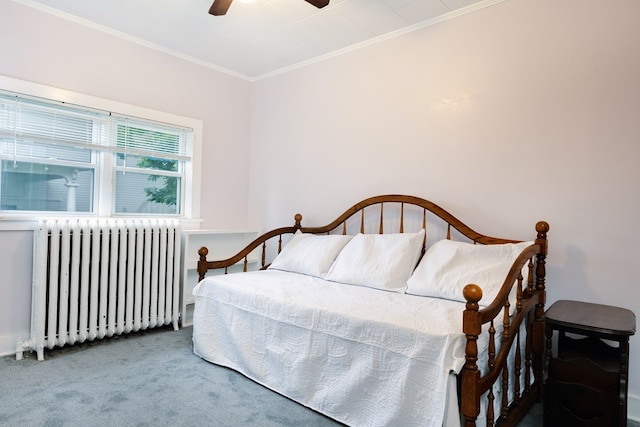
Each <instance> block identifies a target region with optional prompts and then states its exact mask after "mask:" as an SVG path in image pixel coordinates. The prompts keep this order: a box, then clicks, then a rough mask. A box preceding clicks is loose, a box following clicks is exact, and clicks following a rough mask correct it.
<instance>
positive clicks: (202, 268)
mask: <svg viewBox="0 0 640 427" xmlns="http://www.w3.org/2000/svg"><path fill="white" fill-rule="evenodd" d="M198 255H200V260H199V261H198V282H200V281H202V280H204V275H205V274H207V269H208V267H207V255H209V249H207V248H205V247H204V246H203V247H201V248H200V249H198Z"/></svg>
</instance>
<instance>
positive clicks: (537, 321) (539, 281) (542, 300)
mask: <svg viewBox="0 0 640 427" xmlns="http://www.w3.org/2000/svg"><path fill="white" fill-rule="evenodd" d="M536 231H537V232H538V236H537V238H536V245H540V252H538V254H537V255H536V258H537V262H536V283H535V286H536V287H535V292H536V293H538V294H539V299H538V304H537V305H536V309H535V313H534V322H533V348H532V350H533V354H534V360H533V371H534V372H535V378H540V380H539V383H538V384H540V386H538V390H537V398H538V399H539V400H540V399H541V398H542V386H541V384H542V381H543V378H544V351H545V333H544V320H543V316H544V306H545V304H546V299H547V297H546V290H545V289H546V285H545V276H546V266H545V264H546V257H547V250H548V240H547V232H548V231H549V224H548V223H547V222H545V221H539V222H538V223H537V224H536Z"/></svg>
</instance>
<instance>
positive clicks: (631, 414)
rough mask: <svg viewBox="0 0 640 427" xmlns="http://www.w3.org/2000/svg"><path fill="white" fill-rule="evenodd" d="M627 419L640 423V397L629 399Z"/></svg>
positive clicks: (629, 397)
mask: <svg viewBox="0 0 640 427" xmlns="http://www.w3.org/2000/svg"><path fill="white" fill-rule="evenodd" d="M627 418H628V419H630V420H633V421H638V422H640V396H633V395H629V396H628V397H627Z"/></svg>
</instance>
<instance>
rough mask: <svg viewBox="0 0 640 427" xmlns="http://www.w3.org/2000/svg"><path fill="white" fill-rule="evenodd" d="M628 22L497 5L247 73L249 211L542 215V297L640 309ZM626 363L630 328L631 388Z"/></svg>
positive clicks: (316, 215) (632, 31)
mask: <svg viewBox="0 0 640 427" xmlns="http://www.w3.org/2000/svg"><path fill="white" fill-rule="evenodd" d="M638 16H640V2H637V1H635V0H619V1H616V2H615V6H613V5H612V4H610V3H609V2H603V1H599V0H565V1H562V2H558V1H555V0H509V1H506V2H503V3H499V4H497V5H494V6H491V7H488V8H485V9H482V10H480V11H477V12H475V13H472V14H468V15H465V16H462V17H459V18H456V19H454V20H450V21H447V22H444V23H441V24H437V25H434V26H431V27H428V28H424V29H422V30H419V31H416V32H412V33H410V34H406V35H404V36H401V37H399V38H395V39H392V40H388V41H384V42H381V43H379V44H376V45H373V46H370V47H367V48H363V49H360V50H357V51H353V52H350V53H347V54H344V55H341V56H338V57H334V58H332V59H329V60H326V61H322V62H319V63H316V64H312V65H310V66H307V67H304V68H301V69H298V70H295V71H291V72H288V73H286V74H283V75H280V76H276V77H272V78H269V79H266V80H262V81H259V82H256V83H255V84H254V89H253V97H254V100H253V103H252V139H251V152H250V153H251V182H250V194H251V199H250V208H251V209H250V212H251V214H250V215H252V216H251V217H250V221H252V222H254V223H255V224H260V225H263V226H265V227H266V228H269V227H271V226H280V225H284V224H289V223H293V215H294V214H295V213H296V212H300V213H302V214H303V216H304V217H305V220H304V221H303V223H306V224H307V225H320V224H322V223H326V222H328V221H330V220H332V219H333V218H334V217H335V216H337V215H338V214H339V213H341V212H342V211H343V210H344V209H346V208H347V207H348V206H350V205H351V204H352V203H355V202H356V201H358V200H360V199H362V198H364V197H368V196H372V195H376V194H382V193H388V192H399V193H408V194H414V195H418V196H422V197H425V198H427V199H430V200H432V201H434V202H436V203H438V204H440V205H441V206H443V207H444V208H445V209H448V210H449V211H450V212H452V213H453V214H455V215H457V216H458V217H459V219H461V220H462V221H464V222H466V223H467V224H468V225H469V226H471V227H473V228H476V229H477V230H478V231H480V232H484V233H486V234H490V235H498V236H503V237H512V238H520V239H530V238H533V237H534V236H535V234H534V225H535V222H536V221H537V220H540V219H544V220H547V221H548V222H549V223H550V225H551V230H550V232H549V239H550V245H551V247H550V253H549V258H548V297H549V302H554V301H556V300H558V299H576V300H584V301H592V302H596V303H602V304H610V305H617V306H622V307H626V308H629V309H631V310H633V311H634V312H635V313H638V314H640V298H639V297H638V296H639V294H640V291H638V286H639V285H640V283H639V281H638V269H637V267H638V260H639V258H638V249H637V245H638V242H640V228H639V227H638V226H637V223H638V220H639V219H640V168H639V167H638V159H639V158H640V143H639V142H638V138H639V137H640V115H639V114H640V78H639V76H640V26H639V25H637V17H638ZM274 100H277V104H276V103H275V102H274ZM275 105H277V108H274V106H275ZM639 366H640V337H637V336H636V337H633V338H632V339H631V369H630V375H631V379H630V384H629V387H630V393H631V394H633V395H635V396H640V369H638V367H639ZM633 411H635V417H636V418H638V417H639V416H640V408H638V407H635V408H633V407H632V408H631V411H630V414H632V413H633ZM632 415H633V414H632Z"/></svg>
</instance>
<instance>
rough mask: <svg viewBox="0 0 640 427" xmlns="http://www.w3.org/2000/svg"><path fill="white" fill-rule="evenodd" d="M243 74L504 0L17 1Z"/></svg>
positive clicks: (265, 71) (254, 75)
mask: <svg viewBox="0 0 640 427" xmlns="http://www.w3.org/2000/svg"><path fill="white" fill-rule="evenodd" d="M15 1H18V2H19V3H22V4H26V5H28V6H31V7H35V8H38V9H41V10H44V11H46V12H49V13H52V14H55V15H58V16H62V17H64V18H66V19H70V20H73V21H75V22H79V23H81V24H84V25H88V26H90V27H93V28H97V29H100V30H102V31H106V32H109V33H111V34H115V35H118V36H120V37H124V38H126V39H129V40H132V41H135V42H137V43H141V44H144V45H146V46H150V47H153V48H155V49H159V50H161V51H164V52H167V53H170V54H173V55H176V56H179V57H182V58H185V59H188V60H190V61H194V62H197V63H200V64H202V65H205V66H208V67H212V68H215V69H218V70H221V71H224V72H227V73H230V74H233V75H236V76H239V77H242V78H246V79H249V80H257V79H260V78H263V77H266V76H269V75H273V74H275V73H278V72H281V71H284V70H287V69H290V68H292V67H296V66H300V65H302V64H305V63H308V62H311V61H315V60H318V59H321V58H324V57H327V56H330V55H335V54H337V53H340V52H344V51H345V50H349V49H354V48H357V47H360V46H363V45H366V44H368V43H372V42H376V41H379V40H381V39H386V38H389V37H393V36H396V35H399V34H403V33H405V32H408V31H413V30H415V29H418V28H423V27H425V26H427V25H431V24H433V23H436V22H440V21H442V20H444V19H449V18H452V17H455V16H458V15H460V14H464V13H468V12H471V11H474V10H477V9H479V8H482V7H486V6H489V5H492V4H495V3H498V2H500V1H504V0H331V1H330V3H329V5H328V6H326V7H324V8H322V9H317V8H315V7H314V6H312V5H310V4H309V3H307V2H306V1H303V0H253V1H252V2H250V3H247V2H246V1H247V0H235V1H234V2H233V4H232V5H231V7H230V8H229V11H228V12H227V14H226V15H224V16H212V15H209V14H208V10H209V7H210V6H211V3H212V0H109V1H105V0H82V1H78V0H15Z"/></svg>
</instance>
